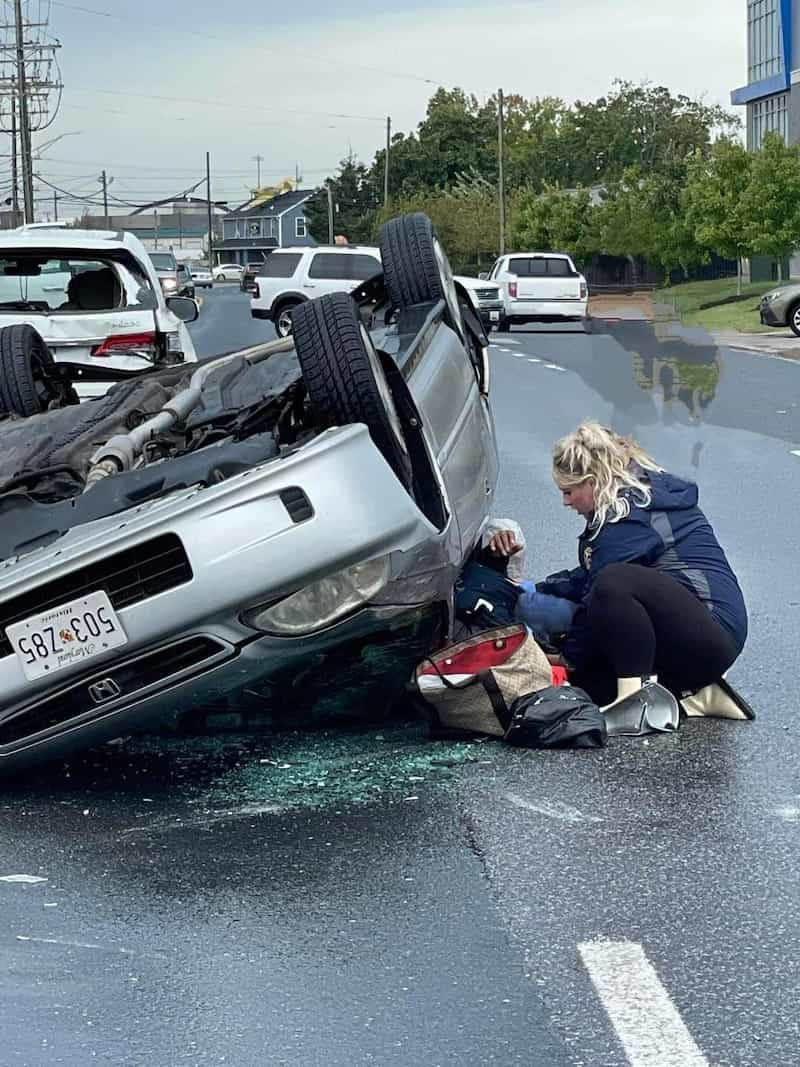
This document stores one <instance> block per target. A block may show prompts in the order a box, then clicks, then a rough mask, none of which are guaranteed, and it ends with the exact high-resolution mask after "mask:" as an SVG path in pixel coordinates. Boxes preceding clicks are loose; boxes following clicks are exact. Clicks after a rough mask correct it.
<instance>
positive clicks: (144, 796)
mask: <svg viewBox="0 0 800 1067" xmlns="http://www.w3.org/2000/svg"><path fill="white" fill-rule="evenodd" d="M246 315H247V301H246V298H244V297H242V295H241V294H238V293H235V292H234V291H233V290H231V291H223V290H220V291H216V290H215V291H214V292H213V293H212V294H211V295H210V297H209V298H208V300H207V301H206V303H205V306H204V309H203V314H202V315H201V320H200V322H199V323H198V324H197V326H195V327H194V329H195V330H196V331H197V330H199V328H200V327H201V326H202V328H203V331H204V332H203V334H202V344H204V345H213V344H219V346H220V347H225V348H230V347H232V345H231V344H222V343H221V342H220V340H219V339H220V338H222V339H223V340H224V338H225V337H229V336H231V335H232V334H231V331H237V333H236V335H235V339H234V341H233V345H238V344H249V343H253V341H252V340H250V339H247V340H241V337H243V336H244V335H245V334H248V333H249V331H252V330H253V329H255V330H256V331H258V334H259V337H258V338H256V339H260V337H262V336H264V335H265V334H266V325H267V324H263V323H256V322H253V321H252V320H250V319H249V318H247V317H245V316H246ZM238 331H241V333H240V332H238ZM196 336H198V334H197V333H196ZM249 336H250V337H252V333H249ZM199 339H200V338H199ZM492 340H493V348H492V362H493V407H494V413H495V420H496V424H497V430H498V436H499V439H500V445H501V452H502V461H503V471H502V483H501V487H500V492H499V499H498V503H497V511H498V513H499V514H507V515H511V516H514V517H515V518H516V519H518V520H519V521H520V522H521V523H522V525H523V528H524V529H525V531H526V534H527V537H528V544H529V550H528V566H529V570H530V572H531V575H532V576H534V577H535V576H538V575H541V574H544V573H547V572H548V571H551V570H554V569H556V568H559V567H561V566H566V565H572V564H573V560H574V556H575V539H576V537H577V534H578V532H579V531H578V528H577V525H576V519H575V516H574V515H572V513H570V512H567V511H566V510H565V509H563V508H562V507H561V506H560V502H559V499H558V495H557V493H556V492H555V490H554V488H553V486H552V482H551V480H550V475H549V453H550V448H551V445H552V442H553V440H554V439H555V438H556V437H558V436H560V435H561V434H563V433H565V432H567V431H568V430H569V429H571V428H572V427H573V426H574V425H575V424H576V423H577V422H578V421H579V420H580V419H581V418H584V417H587V416H594V417H597V418H600V419H602V420H605V421H609V422H613V424H614V425H615V426H616V427H617V428H618V429H620V430H623V431H625V432H629V433H634V434H636V436H637V437H638V438H639V439H640V440H641V441H642V443H643V444H644V445H645V446H646V447H647V448H648V449H649V450H651V451H652V452H654V453H655V455H656V457H657V458H658V459H659V460H660V461H661V462H662V463H663V464H664V465H665V466H667V467H668V468H670V469H671V470H674V471H675V472H676V473H679V474H684V475H688V476H691V477H694V478H696V479H697V480H698V481H699V484H700V489H701V503H702V504H703V505H704V506H705V508H706V510H707V511H708V513H709V515H710V517H711V520H712V522H713V524H714V526H715V529H716V530H717V533H718V535H719V537H720V540H721V541H722V543H723V545H724V546H725V547H726V549H727V551H728V554H729V556H730V558H731V561H732V563H733V565H734V567H735V568H736V570H737V571H738V573H739V575H740V578H741V581H742V584H743V586H744V588H745V592H746V596H747V599H748V602H749V606H750V612H751V630H752V633H751V637H750V640H749V642H748V646H747V648H746V650H745V652H744V654H743V656H742V658H741V660H740V662H739V663H738V664H737V665H736V667H735V668H734V670H733V671H732V672H731V678H732V680H733V681H734V682H735V683H736V684H737V685H738V686H739V687H740V688H741V689H742V691H743V693H744V694H745V695H746V696H747V697H748V698H749V699H750V700H751V702H752V703H753V704H754V705H755V707H756V709H757V711H758V712H759V720H758V721H757V722H756V723H753V724H733V723H726V722H710V721H709V722H704V721H699V722H691V723H689V724H687V725H686V726H684V727H683V728H682V729H681V731H680V732H679V733H678V734H677V735H675V736H669V737H659V738H653V739H649V740H647V741H642V740H627V739H621V738H620V739H614V740H613V741H612V743H611V744H610V745H609V747H608V748H607V749H606V750H604V751H600V752H580V753H576V752H564V753H536V752H525V751H517V750H510V749H503V748H502V747H500V746H499V745H496V744H492V743H485V744H469V745H467V744H462V745H442V744H435V745H434V744H429V743H427V742H426V741H425V739H424V729H423V728H422V727H421V726H420V725H417V724H410V725H408V726H397V727H394V726H393V727H391V728H388V727H386V726H385V725H384V726H381V728H380V729H379V730H377V731H372V732H363V731H362V732H359V733H352V732H345V731H339V730H337V731H330V732H327V733H320V734H313V735H310V734H287V735H283V736H281V737H278V738H272V739H270V738H266V737H262V738H253V737H250V738H248V737H241V736H233V735H225V734H219V735H217V736H214V737H198V738H186V737H183V738H175V737H172V738H156V739H152V738H142V739H138V740H132V741H128V742H124V743H121V744H118V745H114V746H110V747H107V748H106V749H104V750H102V751H100V752H97V753H93V754H88V755H86V756H84V757H83V758H82V759H81V760H78V761H76V762H75V763H74V764H73V765H71V766H70V767H69V768H66V769H65V768H60V769H56V770H52V771H48V772H45V771H42V772H41V773H40V774H39V775H38V776H37V777H36V778H35V779H31V780H28V781H25V782H20V783H15V784H13V785H6V786H4V787H3V788H2V790H0V811H1V812H2V817H1V818H0V857H2V860H1V861H0V868H1V869H0V899H1V900H2V903H3V906H4V907H3V915H4V919H5V922H4V928H3V931H2V933H0V959H2V967H0V994H2V997H3V1001H4V1004H5V1006H6V1012H5V1017H4V1028H3V1029H4V1052H3V1054H2V1055H0V1062H2V1063H3V1064H5V1063H8V1064H25V1065H31V1067H34V1065H35V1067H39V1065H40V1064H50V1063H53V1064H56V1063H63V1064H81V1065H82V1064H85V1063H87V1062H91V1061H92V1060H93V1059H96V1060H98V1061H102V1062H104V1063H109V1064H126V1065H127V1064H131V1065H138V1064H145V1063H147V1064H151V1063H153V1064H155V1063H158V1064H159V1065H171V1064H181V1063H189V1064H195V1063H196V1064H212V1063H230V1064H236V1065H241V1067H250V1065H254V1067H255V1065H261V1064H264V1063H270V1064H280V1065H283V1064H287V1065H288V1064H291V1065H300V1064H302V1065H307V1064H308V1065H317V1064H318V1065H320V1067H328V1065H338V1064H353V1065H360V1064H372V1063H375V1064H382V1065H385V1064H391V1065H395V1064H396V1065H414V1067H416V1065H418V1064H426V1065H436V1064H441V1065H445V1064H446V1065H456V1064H459V1065H461V1064H470V1065H471V1064H476V1065H478V1064H498V1065H504V1064H516V1063H519V1064H523V1063H524V1064H527V1065H534V1067H561V1065H564V1067H566V1065H572V1067H580V1065H583V1067H618V1065H619V1067H625V1065H627V1064H636V1067H638V1065H639V1064H640V1063H641V1064H647V1067H702V1065H706V1067H710V1065H713V1067H795V1065H796V1064H797V1062H798V1059H799V1058H800V1057H799V1054H798V1048H800V1034H799V1033H798V1030H800V1023H798V1017H797V1012H796V1008H795V1005H796V1002H797V998H798V993H799V992H800V945H799V944H798V942H799V941H800V921H798V910H799V909H800V888H798V880H797V875H796V856H797V850H798V844H800V840H799V839H800V772H798V771H797V767H798V766H800V745H799V744H798V740H797V732H796V725H795V724H796V718H797V705H798V690H799V687H798V684H797V680H796V672H795V662H796V651H795V650H796V647H797V642H798V636H800V635H799V634H798V630H799V629H800V590H798V588H797V584H796V580H794V579H793V578H792V577H791V576H792V575H794V574H795V573H796V559H795V557H796V547H795V545H796V536H795V515H796V511H797V507H796V501H797V499H798V494H799V493H800V455H798V454H795V453H800V409H798V404H799V403H800V378H798V377H797V375H798V374H800V368H798V367H796V366H793V365H792V364H790V363H787V362H785V361H781V360H775V359H770V358H769V357H766V356H756V355H748V354H745V353H741V352H732V351H729V350H724V349H723V350H720V349H718V348H717V347H716V346H715V345H714V344H713V343H712V342H711V341H710V339H707V338H703V337H701V336H698V335H697V334H696V333H693V332H692V331H683V330H680V329H679V328H677V327H675V326H674V325H670V326H669V327H668V328H667V329H665V328H664V327H662V326H660V325H657V326H652V325H646V324H638V323H618V324H609V325H607V326H600V325H598V327H597V328H596V330H595V331H594V332H592V333H590V334H588V335H585V334H584V333H583V332H582V331H578V330H576V329H575V328H574V327H573V328H568V327H564V328H538V329H530V330H524V329H515V330H514V331H512V333H511V334H509V335H497V334H494V335H493V337H492ZM210 350H213V349H210ZM9 875H28V876H31V877H34V878H41V879H45V880H43V881H39V882H34V883H28V882H24V881H23V882H20V881H3V880H2V879H3V878H5V877H7V876H9ZM605 941H612V942H615V943H622V944H625V945H631V946H641V950H642V951H643V953H644V956H645V957H646V959H647V961H649V963H650V965H651V966H652V968H653V969H654V971H655V974H656V975H657V977H658V980H659V981H660V983H661V986H662V987H663V990H664V997H665V998H666V1000H667V1001H668V1002H669V1004H670V1005H671V1006H672V1008H673V1009H675V1010H676V1012H677V1016H676V1017H678V1018H679V1019H680V1020H682V1024H683V1025H684V1027H685V1029H686V1032H687V1033H686V1035H685V1037H686V1040H688V1041H689V1043H690V1044H691V1047H692V1052H691V1055H687V1054H686V1053H685V1052H682V1051H680V1048H679V1047H678V1045H677V1044H675V1043H674V1041H673V1040H672V1030H670V1029H669V1027H665V1025H662V1023H663V1012H662V1011H661V1009H662V1008H663V1005H662V1004H660V1002H659V1003H656V1002H655V1001H653V1002H652V1003H648V1005H647V1010H642V1011H641V1012H639V1014H638V1015H636V1013H635V1012H634V1013H633V1016H631V1013H630V1012H629V1013H628V1018H627V1022H628V1024H630V1025H629V1027H628V1029H627V1030H626V1028H625V1026H621V1024H620V1022H619V1018H620V1016H619V1011H620V1005H619V1003H615V1002H614V1000H613V998H611V999H609V997H608V995H607V994H606V993H604V995H603V997H602V998H601V996H600V995H599V994H598V992H596V990H595V987H594V986H593V985H592V982H591V981H590V979H589V976H588V974H587V971H586V967H585V966H584V964H583V962H582V957H583V958H584V959H585V958H587V950H586V945H587V944H589V945H590V946H594V947H595V949H596V950H599V951H601V952H602V950H603V948H604V942H605ZM598 943H599V945H598ZM616 977H618V978H620V980H621V981H622V983H623V988H624V990H625V997H626V998H628V999H629V1000H630V1001H631V1002H633V1001H635V999H636V990H637V982H639V981H640V979H641V975H640V974H639V972H637V971H635V970H632V971H631V973H630V975H626V974H622V975H617V976H616ZM626 982H627V985H626V984H625V983H626ZM598 988H600V987H599V986H598ZM623 1007H624V1005H623ZM609 1011H610V1012H611V1014H612V1015H613V1016H614V1018H615V1019H616V1020H617V1025H618V1027H619V1032H620V1033H621V1034H622V1039H621V1038H620V1037H619V1036H617V1034H616V1033H615V1031H614V1029H613V1028H612V1026H611V1023H610V1021H609V1015H608V1012H609ZM631 1018H633V1022H632V1023H631ZM631 1025H633V1026H634V1028H635V1027H638V1028H639V1030H641V1031H642V1034H643V1035H644V1036H643V1037H642V1040H643V1041H644V1042H645V1043H647V1042H648V1041H649V1043H650V1044H649V1046H648V1047H649V1048H650V1050H651V1053H650V1058H649V1059H644V1058H642V1053H641V1047H642V1046H641V1043H640V1045H635V1042H633V1043H632V1039H631V1036H630V1026H631ZM623 1042H624V1043H623ZM681 1047H684V1046H681ZM636 1048H638V1049H639V1052H638V1053H637V1052H636V1051H635V1049H636ZM632 1050H633V1051H632ZM637 1055H638V1056H639V1058H638V1060H637V1059H636V1056H637Z"/></svg>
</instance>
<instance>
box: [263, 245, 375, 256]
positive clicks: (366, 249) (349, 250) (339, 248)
mask: <svg viewBox="0 0 800 1067" xmlns="http://www.w3.org/2000/svg"><path fill="white" fill-rule="evenodd" d="M281 252H295V253H297V252H340V253H341V254H342V255H352V254H353V253H354V252H359V253H361V254H362V255H363V254H364V253H366V254H367V255H368V256H369V255H371V256H377V258H378V259H380V255H381V250H380V249H379V248H374V247H373V246H372V245H287V246H286V247H285V248H276V249H275V251H274V252H272V253H271V255H273V256H277V255H279V253H281Z"/></svg>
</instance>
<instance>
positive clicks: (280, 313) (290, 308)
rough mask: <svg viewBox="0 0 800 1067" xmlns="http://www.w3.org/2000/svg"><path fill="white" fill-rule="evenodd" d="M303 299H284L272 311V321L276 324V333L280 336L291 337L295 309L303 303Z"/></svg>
mask: <svg viewBox="0 0 800 1067" xmlns="http://www.w3.org/2000/svg"><path fill="white" fill-rule="evenodd" d="M303 303H304V301H303V300H284V301H282V302H281V303H280V304H278V305H276V307H275V310H274V311H273V313H272V321H273V323H274V324H275V333H276V334H277V335H278V337H290V336H291V334H292V330H293V325H292V315H293V313H294V309H295V308H297V307H300V305H301V304H303Z"/></svg>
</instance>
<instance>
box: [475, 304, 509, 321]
mask: <svg viewBox="0 0 800 1067" xmlns="http://www.w3.org/2000/svg"><path fill="white" fill-rule="evenodd" d="M478 315H479V317H480V320H481V322H482V323H483V325H484V326H497V325H499V324H500V323H501V322H502V321H503V320H504V319H505V317H506V311H505V307H504V305H503V304H502V303H500V302H498V303H491V304H490V303H482V304H479V305H478Z"/></svg>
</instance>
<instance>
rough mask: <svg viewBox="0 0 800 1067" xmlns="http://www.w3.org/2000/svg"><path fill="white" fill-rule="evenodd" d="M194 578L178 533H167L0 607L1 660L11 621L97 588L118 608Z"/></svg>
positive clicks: (8, 652) (7, 653) (8, 648)
mask: <svg viewBox="0 0 800 1067" xmlns="http://www.w3.org/2000/svg"><path fill="white" fill-rule="evenodd" d="M191 580H192V568H191V564H190V563H189V557H188V556H187V555H186V550H185V549H184V547H183V545H182V544H181V542H180V539H179V538H178V537H176V536H175V534H163V535H162V536H161V537H154V538H153V539H152V540H150V541H145V542H144V543H143V544H140V545H136V546H135V547H134V548H127V549H125V551H124V552H116V553H114V555H113V556H106V558H105V559H102V560H100V561H98V562H97V563H92V564H91V565H90V566H88V567H81V568H80V569H79V570H76V571H70V573H69V574H65V575H64V576H63V577H60V578H55V579H54V580H53V581H51V582H48V584H47V585H45V586H40V587H39V588H38V589H32V590H30V592H27V593H22V594H21V595H20V596H16V597H13V598H12V599H11V600H7V601H6V602H5V603H4V604H0V658H2V657H4V656H10V655H11V654H12V648H11V645H10V643H9V640H8V638H7V637H6V627H7V626H9V625H10V624H11V623H13V622H19V621H20V620H21V619H27V618H28V617H29V616H31V615H36V614H38V613H39V612H42V611H47V610H48V609H49V608H55V607H58V605H59V604H64V603H65V602H66V601H68V600H72V599H73V598H75V597H78V596H83V595H85V594H86V593H93V592H96V591H97V590H99V589H103V590H105V592H106V593H107V594H108V598H109V600H110V601H111V603H112V605H113V606H114V608H115V609H116V610H119V609H120V608H127V607H129V606H130V605H131V604H138V603H139V602H140V601H142V600H148V599H149V598H150V597H153V596H156V595H157V594H158V593H163V592H165V591H166V590H167V589H174V588H175V587H176V586H178V585H184V584H185V583H186V582H190V581H191Z"/></svg>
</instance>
